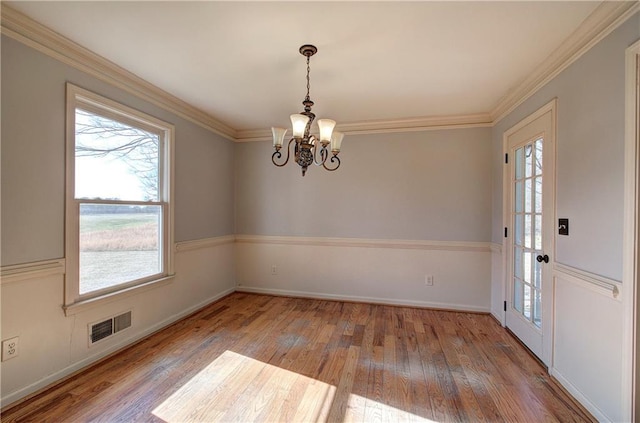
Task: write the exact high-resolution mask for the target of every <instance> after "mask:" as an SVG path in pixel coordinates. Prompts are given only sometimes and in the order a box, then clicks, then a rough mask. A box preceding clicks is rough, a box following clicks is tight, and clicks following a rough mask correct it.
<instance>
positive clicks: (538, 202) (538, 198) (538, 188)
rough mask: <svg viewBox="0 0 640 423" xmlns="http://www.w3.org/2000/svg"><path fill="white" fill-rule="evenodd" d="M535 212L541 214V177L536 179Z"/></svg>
mask: <svg viewBox="0 0 640 423" xmlns="http://www.w3.org/2000/svg"><path fill="white" fill-rule="evenodd" d="M535 203H536V207H535V212H536V213H542V176H539V177H537V178H536V192H535Z"/></svg>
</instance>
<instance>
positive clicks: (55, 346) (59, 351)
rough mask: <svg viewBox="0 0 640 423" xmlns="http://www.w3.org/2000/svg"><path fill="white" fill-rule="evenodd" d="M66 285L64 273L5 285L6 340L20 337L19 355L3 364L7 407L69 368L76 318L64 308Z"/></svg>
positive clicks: (3, 305) (3, 395) (24, 279)
mask: <svg viewBox="0 0 640 423" xmlns="http://www.w3.org/2000/svg"><path fill="white" fill-rule="evenodd" d="M31 273H32V274H33V272H31ZM63 286H64V274H63V273H58V274H54V275H45V276H44V277H38V276H34V277H31V278H26V277H20V278H19V280H18V281H15V282H11V283H3V284H2V332H1V333H2V339H7V338H12V337H14V336H18V337H20V339H19V342H20V345H19V355H18V356H17V357H15V358H12V359H10V360H7V361H4V362H2V363H1V364H0V366H1V369H2V389H1V392H2V405H3V406H4V405H6V404H8V403H9V402H12V401H15V400H16V399H18V398H20V397H21V396H23V393H24V394H27V393H29V392H27V391H28V390H29V387H30V386H31V385H33V384H36V385H33V386H31V390H35V389H37V388H39V387H40V386H37V382H38V381H40V380H42V378H44V377H45V376H47V375H50V374H53V373H55V372H57V371H58V370H60V369H62V368H65V367H67V365H68V363H69V338H70V336H69V334H70V332H71V325H72V321H71V320H70V319H67V318H66V317H65V315H64V312H63V310H62V294H63ZM42 386H44V385H42ZM24 388H27V390H24ZM12 393H17V395H11V394H12Z"/></svg>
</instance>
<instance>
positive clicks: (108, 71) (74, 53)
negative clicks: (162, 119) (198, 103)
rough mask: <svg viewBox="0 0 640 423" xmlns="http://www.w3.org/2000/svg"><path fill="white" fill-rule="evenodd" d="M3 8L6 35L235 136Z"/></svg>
mask: <svg viewBox="0 0 640 423" xmlns="http://www.w3.org/2000/svg"><path fill="white" fill-rule="evenodd" d="M1 8H2V9H1V15H2V27H1V32H2V34H3V35H6V36H9V37H11V38H13V39H15V40H17V41H20V42H21V43H23V44H26V45H27V46H29V47H31V48H33V49H35V50H37V51H39V52H41V53H44V54H46V55H48V56H50V57H52V58H54V59H56V60H58V61H60V62H62V63H64V64H67V65H69V66H72V67H74V68H76V69H78V70H80V71H82V72H86V73H88V74H90V75H91V76H94V77H96V78H98V79H100V80H101V81H104V82H107V83H109V84H111V85H113V86H115V87H118V88H120V89H123V90H125V91H127V92H129V93H131V94H133V95H135V96H137V97H140V98H142V99H144V100H146V101H148V102H150V103H152V104H154V105H156V106H158V107H161V108H163V109H165V110H167V111H170V112H171V113H174V114H176V115H178V116H180V117H182V118H184V119H187V120H189V121H191V122H193V123H195V124H197V125H199V126H202V127H204V128H206V129H208V130H210V131H212V132H215V133H216V134H218V135H221V136H223V137H225V138H227V139H230V140H235V136H236V131H235V129H233V128H231V127H230V126H228V125H225V124H224V123H222V122H220V121H218V120H216V119H215V118H213V117H212V116H211V115H209V114H207V113H205V112H203V111H202V110H200V109H197V108H195V107H194V106H192V105H190V104H188V103H186V102H184V101H182V100H180V99H179V98H177V97H175V96H173V95H171V94H169V93H168V92H166V91H164V90H161V89H160V88H158V87H156V86H155V85H153V84H151V83H149V82H147V81H145V80H144V79H142V78H140V77H139V76H137V75H135V74H134V73H132V72H129V71H128V70H126V69H124V68H122V67H120V66H118V65H116V64H115V63H113V62H111V61H109V60H107V59H105V58H103V57H101V56H99V55H97V54H96V53H94V52H92V51H90V50H89V49H86V48H84V47H82V46H81V45H79V44H77V43H75V42H73V41H71V40H69V39H68V38H66V37H63V36H62V35H60V34H58V33H57V32H55V31H52V30H51V29H49V28H47V27H46V26H44V25H42V24H40V23H38V22H36V21H34V20H33V19H31V18H29V17H28V16H26V15H25V14H23V13H21V12H19V11H17V10H15V9H13V8H11V7H9V6H7V5H6V4H4V3H2V4H1Z"/></svg>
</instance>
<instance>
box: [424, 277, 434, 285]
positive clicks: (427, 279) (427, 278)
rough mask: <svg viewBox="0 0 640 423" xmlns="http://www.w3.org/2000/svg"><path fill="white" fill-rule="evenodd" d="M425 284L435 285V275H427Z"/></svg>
mask: <svg viewBox="0 0 640 423" xmlns="http://www.w3.org/2000/svg"><path fill="white" fill-rule="evenodd" d="M424 284H425V285H427V286H433V275H425V276H424Z"/></svg>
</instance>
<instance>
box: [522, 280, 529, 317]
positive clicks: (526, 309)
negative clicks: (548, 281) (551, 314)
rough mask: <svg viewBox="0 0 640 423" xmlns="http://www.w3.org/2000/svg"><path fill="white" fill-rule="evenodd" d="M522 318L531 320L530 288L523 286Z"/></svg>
mask: <svg viewBox="0 0 640 423" xmlns="http://www.w3.org/2000/svg"><path fill="white" fill-rule="evenodd" d="M522 314H524V317H526V318H527V319H529V320H531V287H530V286H529V285H524V311H523V313H522Z"/></svg>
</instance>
